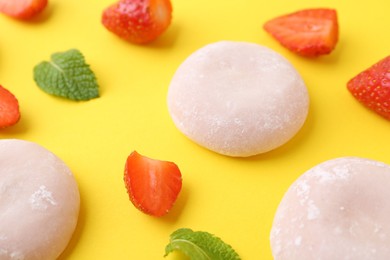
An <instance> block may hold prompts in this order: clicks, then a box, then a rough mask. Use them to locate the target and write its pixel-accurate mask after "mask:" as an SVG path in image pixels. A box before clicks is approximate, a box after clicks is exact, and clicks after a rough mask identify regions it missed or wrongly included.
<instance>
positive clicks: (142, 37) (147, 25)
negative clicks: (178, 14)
mask: <svg viewBox="0 0 390 260" xmlns="http://www.w3.org/2000/svg"><path fill="white" fill-rule="evenodd" d="M171 19H172V5H171V2H170V0H120V1H119V2H117V3H115V4H113V5H111V6H109V7H108V8H107V9H105V10H104V12H103V15H102V23H103V25H104V26H105V27H106V28H107V29H108V30H109V31H111V32H113V33H114V34H116V35H118V36H119V37H121V38H122V39H125V40H126V41H129V42H132V43H136V44H145V43H149V42H151V41H153V40H155V39H156V38H158V37H159V36H160V35H161V34H162V33H163V32H164V31H165V30H166V29H167V28H168V26H169V25H170V23H171Z"/></svg>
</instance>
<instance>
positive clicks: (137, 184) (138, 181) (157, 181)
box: [124, 151, 182, 217]
mask: <svg viewBox="0 0 390 260" xmlns="http://www.w3.org/2000/svg"><path fill="white" fill-rule="evenodd" d="M124 181H125V186H126V189H127V193H128V194H129V198H130V201H131V202H132V203H133V204H134V206H135V207H136V208H138V209H139V210H141V211H142V212H144V213H146V214H149V215H152V216H156V217H161V216H163V215H165V214H166V213H168V212H169V210H170V209H171V208H172V206H173V204H174V203H175V201H176V199H177V197H178V195H179V193H180V190H181V187H182V178H181V173H180V170H179V168H178V167H177V165H176V164H174V163H173V162H167V161H160V160H155V159H151V158H148V157H145V156H142V155H140V154H139V153H137V152H136V151H134V152H132V153H131V154H130V155H129V157H128V158H127V161H126V167H125V176H124Z"/></svg>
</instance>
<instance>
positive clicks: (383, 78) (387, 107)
mask: <svg viewBox="0 0 390 260" xmlns="http://www.w3.org/2000/svg"><path fill="white" fill-rule="evenodd" d="M347 88H348V90H349V91H350V92H351V94H352V95H353V96H354V97H355V98H356V99H357V100H358V101H359V102H360V103H362V104H363V105H364V106H366V107H368V108H369V109H371V110H373V111H375V112H376V113H378V114H379V115H381V116H383V117H384V118H386V119H388V120H390V56H387V57H386V58H384V59H382V60H380V61H379V62H377V63H375V64H374V65H372V66H371V67H369V68H368V69H366V70H364V71H362V72H361V73H359V74H358V75H356V76H355V77H354V78H352V79H351V80H350V81H348V83H347Z"/></svg>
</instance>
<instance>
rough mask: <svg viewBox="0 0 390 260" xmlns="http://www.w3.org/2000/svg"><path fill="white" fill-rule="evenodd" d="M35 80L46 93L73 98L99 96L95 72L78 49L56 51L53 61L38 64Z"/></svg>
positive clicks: (85, 98)
mask: <svg viewBox="0 0 390 260" xmlns="http://www.w3.org/2000/svg"><path fill="white" fill-rule="evenodd" d="M34 80H35V82H36V83H37V85H38V86H39V87H40V88H41V89H42V90H43V91H45V92H46V93H48V94H51V95H55V96H59V97H64V98H68V99H71V100H89V99H92V98H96V97H98V96H99V86H98V84H97V81H96V77H95V74H94V73H93V72H92V70H91V69H90V68H89V65H88V64H86V63H85V60H84V56H83V55H82V54H81V52H80V51H79V50H76V49H71V50H69V51H66V52H59V53H54V54H53V55H52V56H51V61H43V62H41V63H39V64H38V65H36V66H35V67H34Z"/></svg>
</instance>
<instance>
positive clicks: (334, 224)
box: [271, 157, 390, 260]
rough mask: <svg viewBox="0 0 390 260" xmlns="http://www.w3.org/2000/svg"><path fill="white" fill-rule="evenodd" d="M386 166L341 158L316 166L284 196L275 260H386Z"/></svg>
mask: <svg viewBox="0 0 390 260" xmlns="http://www.w3.org/2000/svg"><path fill="white" fill-rule="evenodd" d="M389 198H390V166H388V165H386V164H384V163H381V162H377V161H373V160H368V159H362V158H354V157H346V158H338V159H334V160H330V161H327V162H324V163H322V164H319V165H317V166H315V167H314V168H312V169H310V170H309V171H307V172H306V173H304V174H303V175H302V176H301V177H299V178H298V179H297V180H296V181H295V182H294V183H293V184H292V185H291V187H290V188H289V189H288V191H287V193H286V194H285V196H284V197H283V199H282V201H281V203H280V205H279V207H278V209H277V212H276V215H275V219H274V222H273V226H272V230H271V247H272V253H273V256H274V259H275V260H279V259H283V260H292V259H310V260H315V259H321V260H335V259H338V260H347V259H350V260H369V259H373V260H374V259H375V260H387V259H390V200H389Z"/></svg>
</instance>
